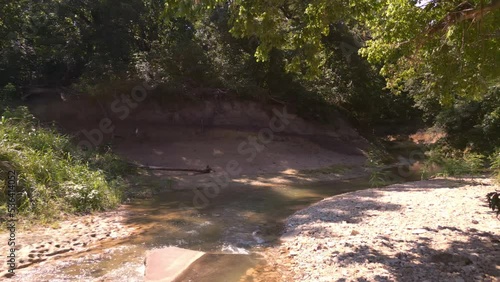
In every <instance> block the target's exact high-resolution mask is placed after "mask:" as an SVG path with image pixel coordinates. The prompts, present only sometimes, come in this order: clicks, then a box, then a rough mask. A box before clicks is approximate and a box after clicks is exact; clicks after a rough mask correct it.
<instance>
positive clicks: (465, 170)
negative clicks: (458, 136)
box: [422, 147, 486, 177]
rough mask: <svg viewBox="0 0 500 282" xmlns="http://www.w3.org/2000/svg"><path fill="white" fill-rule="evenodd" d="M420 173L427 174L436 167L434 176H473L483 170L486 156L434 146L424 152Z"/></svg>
mask: <svg viewBox="0 0 500 282" xmlns="http://www.w3.org/2000/svg"><path fill="white" fill-rule="evenodd" d="M425 155H426V157H427V158H426V160H425V161H424V166H423V171H422V174H423V175H425V174H428V173H429V171H430V170H431V169H432V168H433V167H438V168H439V172H437V173H435V174H434V175H435V176H443V177H450V176H466V175H467V176H474V175H479V174H480V173H481V172H483V171H485V169H486V166H485V164H486V163H485V160H486V157H485V156H484V155H482V154H478V153H472V152H462V151H458V150H452V149H449V148H446V147H436V148H432V149H430V150H428V151H427V152H426V153H425Z"/></svg>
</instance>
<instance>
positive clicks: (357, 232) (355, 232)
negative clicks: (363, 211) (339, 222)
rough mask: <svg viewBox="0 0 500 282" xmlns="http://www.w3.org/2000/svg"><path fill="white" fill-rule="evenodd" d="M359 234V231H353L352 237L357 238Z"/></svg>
mask: <svg viewBox="0 0 500 282" xmlns="http://www.w3.org/2000/svg"><path fill="white" fill-rule="evenodd" d="M358 234H359V231H357V230H352V231H351V235H352V236H355V235H358Z"/></svg>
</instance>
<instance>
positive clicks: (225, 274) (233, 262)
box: [174, 254, 258, 282]
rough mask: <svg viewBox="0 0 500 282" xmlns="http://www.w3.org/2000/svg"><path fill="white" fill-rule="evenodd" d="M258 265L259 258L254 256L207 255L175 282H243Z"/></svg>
mask: <svg viewBox="0 0 500 282" xmlns="http://www.w3.org/2000/svg"><path fill="white" fill-rule="evenodd" d="M257 263H258V258H256V257H254V256H252V255H240V254H205V255H204V256H203V257H201V258H200V259H198V260H197V261H195V262H194V263H193V264H192V265H191V266H190V267H189V268H188V269H187V270H186V271H184V272H183V273H182V274H181V275H180V276H178V277H177V279H175V280H174V282H186V281H196V282H219V281H223V282H226V281H241V278H242V277H243V276H244V275H245V274H246V272H247V270H248V269H250V268H252V267H254V266H255V265H256V264H257ZM245 281H246V280H245Z"/></svg>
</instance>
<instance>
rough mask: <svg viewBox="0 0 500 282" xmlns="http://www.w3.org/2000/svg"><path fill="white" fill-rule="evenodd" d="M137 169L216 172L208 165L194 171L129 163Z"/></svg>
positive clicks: (192, 170)
mask: <svg viewBox="0 0 500 282" xmlns="http://www.w3.org/2000/svg"><path fill="white" fill-rule="evenodd" d="M128 164H130V165H132V166H135V167H137V168H142V169H147V170H164V171H189V172H198V173H210V172H212V171H214V170H213V169H212V168H211V167H210V166H208V165H207V167H206V168H205V169H194V168H173V167H165V166H149V165H139V164H134V163H130V162H129V163H128Z"/></svg>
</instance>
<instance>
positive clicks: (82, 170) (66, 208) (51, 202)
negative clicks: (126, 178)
mask: <svg viewBox="0 0 500 282" xmlns="http://www.w3.org/2000/svg"><path fill="white" fill-rule="evenodd" d="M0 136H1V139H0V144H1V146H0V157H1V159H2V162H1V165H0V172H1V173H2V174H5V173H7V171H8V170H16V171H17V173H18V176H19V183H18V184H17V200H18V203H17V204H18V209H19V211H20V212H21V213H23V214H26V215H36V216H37V217H40V218H51V217H56V216H58V215H59V214H58V213H59V212H89V211H93V210H102V209H106V208H110V207H113V206H115V205H116V204H117V203H119V201H120V193H121V192H120V189H119V186H120V181H121V180H120V175H122V174H123V173H125V172H128V171H127V170H126V169H127V167H126V166H125V165H124V162H123V161H121V160H119V159H117V158H116V157H115V156H112V155H110V154H109V153H104V154H101V153H87V154H85V155H83V154H82V153H80V152H79V151H78V150H77V149H76V147H75V146H74V145H73V144H72V143H71V140H70V139H69V138H68V137H67V136H64V135H60V134H59V133H57V132H56V131H55V130H54V129H50V128H44V127H41V126H40V125H38V122H37V120H36V119H35V118H34V117H33V116H32V115H31V114H30V113H29V112H28V110H27V109H26V108H25V107H20V108H18V109H15V110H6V111H5V112H4V113H3V116H2V119H1V123H0ZM5 195H6V186H5V185H2V194H1V197H0V203H1V204H2V205H3V204H5V202H6V196H5Z"/></svg>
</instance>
